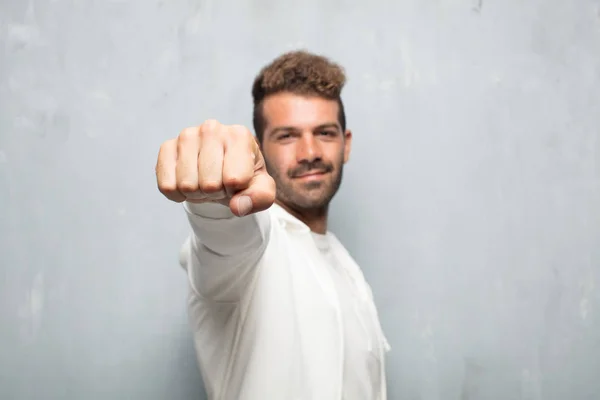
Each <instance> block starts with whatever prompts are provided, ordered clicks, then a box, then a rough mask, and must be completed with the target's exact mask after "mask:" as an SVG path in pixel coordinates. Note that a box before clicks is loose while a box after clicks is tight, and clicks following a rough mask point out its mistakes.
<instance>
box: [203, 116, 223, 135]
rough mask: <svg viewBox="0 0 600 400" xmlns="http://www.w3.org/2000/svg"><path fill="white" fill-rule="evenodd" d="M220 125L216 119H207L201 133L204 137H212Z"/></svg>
mask: <svg viewBox="0 0 600 400" xmlns="http://www.w3.org/2000/svg"><path fill="white" fill-rule="evenodd" d="M219 125H220V123H219V121H217V120H216V119H207V120H206V121H204V122H203V123H202V125H200V133H201V134H202V135H212V134H214V133H215V132H216V131H217V128H218V127H219Z"/></svg>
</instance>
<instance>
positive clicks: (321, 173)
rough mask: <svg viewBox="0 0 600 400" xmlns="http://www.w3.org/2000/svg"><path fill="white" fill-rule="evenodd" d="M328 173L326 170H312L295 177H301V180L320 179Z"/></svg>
mask: <svg viewBox="0 0 600 400" xmlns="http://www.w3.org/2000/svg"><path fill="white" fill-rule="evenodd" d="M326 173H327V172H326V171H310V172H307V173H306V174H302V175H297V176H295V177H294V179H301V180H310V179H319V178H320V177H322V176H324V175H325V174H326Z"/></svg>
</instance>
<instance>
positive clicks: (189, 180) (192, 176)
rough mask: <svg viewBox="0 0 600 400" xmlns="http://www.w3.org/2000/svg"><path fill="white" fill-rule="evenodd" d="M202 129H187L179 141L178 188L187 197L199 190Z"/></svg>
mask: <svg viewBox="0 0 600 400" xmlns="http://www.w3.org/2000/svg"><path fill="white" fill-rule="evenodd" d="M199 129H200V128H187V129H185V130H184V131H183V132H181V134H180V135H179V138H178V139H177V168H176V173H177V188H178V189H179V191H180V192H181V193H183V194H184V195H187V194H189V193H193V192H196V191H197V190H198V153H199V150H200V132H199Z"/></svg>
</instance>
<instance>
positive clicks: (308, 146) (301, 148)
mask: <svg viewBox="0 0 600 400" xmlns="http://www.w3.org/2000/svg"><path fill="white" fill-rule="evenodd" d="M322 156H323V154H322V153H321V144H320V143H319V141H318V140H317V139H315V137H314V135H313V134H312V133H305V134H303V135H302V137H301V138H300V140H299V141H298V146H297V148H296V161H297V162H298V163H310V162H313V161H315V160H317V159H321V157H322Z"/></svg>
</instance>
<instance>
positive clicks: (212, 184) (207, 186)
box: [198, 181, 221, 193]
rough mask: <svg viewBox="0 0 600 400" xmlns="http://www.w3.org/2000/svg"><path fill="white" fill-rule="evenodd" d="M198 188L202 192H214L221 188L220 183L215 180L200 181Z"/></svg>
mask: <svg viewBox="0 0 600 400" xmlns="http://www.w3.org/2000/svg"><path fill="white" fill-rule="evenodd" d="M198 188H199V189H200V190H201V191H202V192H204V193H216V192H218V191H220V190H221V183H220V182H216V181H208V182H202V183H200V185H199V186H198Z"/></svg>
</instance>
